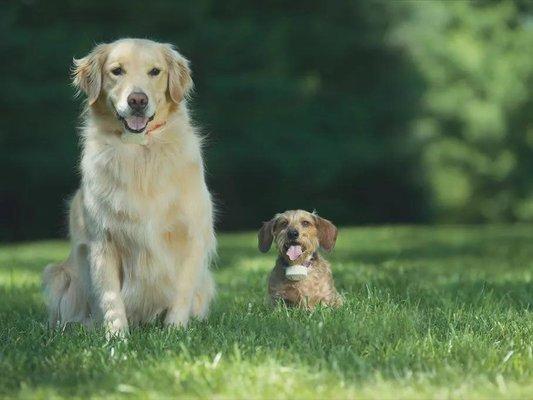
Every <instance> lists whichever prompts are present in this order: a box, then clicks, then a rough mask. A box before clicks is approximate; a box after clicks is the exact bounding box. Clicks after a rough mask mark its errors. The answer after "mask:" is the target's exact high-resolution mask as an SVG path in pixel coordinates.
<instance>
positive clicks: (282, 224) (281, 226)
mask: <svg viewBox="0 0 533 400" xmlns="http://www.w3.org/2000/svg"><path fill="white" fill-rule="evenodd" d="M288 223H289V221H287V220H283V221H279V227H280V228H285V227H286V226H287V225H288Z"/></svg>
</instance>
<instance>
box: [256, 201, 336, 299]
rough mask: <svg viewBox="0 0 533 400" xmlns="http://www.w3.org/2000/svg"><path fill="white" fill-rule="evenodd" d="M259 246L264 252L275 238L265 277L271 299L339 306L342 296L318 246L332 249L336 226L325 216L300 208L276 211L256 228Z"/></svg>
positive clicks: (328, 249) (327, 249)
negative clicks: (273, 261)
mask: <svg viewBox="0 0 533 400" xmlns="http://www.w3.org/2000/svg"><path fill="white" fill-rule="evenodd" d="M258 239H259V250H260V251H261V252H263V253H266V252H267V251H268V250H270V247H271V246H272V242H273V241H275V243H276V247H277V249H278V252H279V256H278V259H277V261H276V266H275V267H274V269H273V270H272V272H271V273H270V278H269V280H268V294H269V297H270V300H271V302H272V303H276V302H278V301H280V300H281V301H284V302H285V304H287V305H290V306H298V307H304V308H307V309H313V308H314V307H315V306H316V305H317V304H319V303H320V304H324V305H328V306H333V307H338V306H340V305H342V298H341V296H340V295H339V294H338V293H337V290H336V289H335V285H334V283H333V276H332V274H331V267H330V265H329V263H328V262H327V261H326V260H325V259H324V258H322V256H321V255H320V253H319V251H318V250H319V247H321V248H323V249H324V250H325V251H328V252H329V251H331V249H333V247H334V246H335V241H336V240H337V228H336V227H335V225H333V224H332V223H331V222H330V221H328V220H327V219H324V218H321V217H319V216H318V215H316V214H315V213H310V212H307V211H303V210H290V211H285V212H284V213H282V214H276V215H275V216H274V218H272V219H271V220H270V221H268V222H264V223H263V226H262V228H261V229H260V230H259V234H258Z"/></svg>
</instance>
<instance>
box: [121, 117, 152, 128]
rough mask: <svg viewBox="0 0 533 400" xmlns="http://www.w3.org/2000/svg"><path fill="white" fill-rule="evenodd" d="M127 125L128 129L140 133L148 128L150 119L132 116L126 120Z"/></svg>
mask: <svg viewBox="0 0 533 400" xmlns="http://www.w3.org/2000/svg"><path fill="white" fill-rule="evenodd" d="M126 123H127V124H128V127H129V128H130V129H133V130H134V131H140V130H142V129H144V128H145V127H146V125H147V124H148V118H147V117H137V116H135V115H134V116H131V117H128V118H126Z"/></svg>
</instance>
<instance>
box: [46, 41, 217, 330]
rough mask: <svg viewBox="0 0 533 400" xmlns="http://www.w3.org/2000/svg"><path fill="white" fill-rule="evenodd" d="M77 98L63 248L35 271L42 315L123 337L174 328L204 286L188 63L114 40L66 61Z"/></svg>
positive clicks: (208, 279) (165, 49) (207, 210)
mask: <svg viewBox="0 0 533 400" xmlns="http://www.w3.org/2000/svg"><path fill="white" fill-rule="evenodd" d="M73 83H74V85H75V86H76V87H77V88H78V90H79V91H80V92H84V93H85V94H86V95H87V102H86V106H85V109H84V112H83V117H82V118H83V127H82V159H81V187H80V189H79V190H78V191H77V192H76V194H75V195H74V197H73V199H72V201H71V203H70V212H69V230H70V241H71V253H70V256H69V257H68V259H67V260H66V261H65V262H63V263H61V264H58V265H49V266H48V267H46V269H45V271H44V287H45V294H46V297H47V305H48V309H49V316H50V324H51V325H52V326H58V325H59V326H62V325H64V324H66V323H68V322H80V323H83V324H85V325H87V326H94V325H101V324H102V325H103V326H104V327H105V329H106V331H107V333H108V334H109V335H123V334H126V333H127V332H128V330H129V326H130V325H135V324H138V323H142V322H149V321H153V320H154V319H156V318H159V317H161V318H162V319H163V320H164V323H165V324H166V325H170V326H178V327H184V326H186V325H187V322H188V321H189V319H190V318H191V317H197V318H203V317H205V316H206V314H207V312H208V308H209V304H210V302H211V300H212V298H213V296H214V293H215V285H214V281H213V278H212V275H211V272H210V270H209V264H210V260H211V258H212V256H213V255H214V253H215V250H216V239H215V233H214V228H213V205H212V201H211V196H210V193H209V191H208V189H207V186H206V183H205V179H204V165H203V160H202V152H201V138H200V136H199V135H198V133H197V132H196V130H195V128H194V127H193V125H192V124H191V120H190V118H189V113H188V110H187V104H186V99H187V96H188V94H189V93H190V91H191V89H192V80H191V73H190V69H189V62H188V61H187V60H186V59H185V58H184V57H183V56H181V55H180V54H179V53H178V52H177V51H176V50H174V48H173V47H172V46H171V45H169V44H162V43H156V42H153V41H150V40H143V39H122V40H118V41H116V42H113V43H109V44H100V45H98V46H96V47H95V48H94V49H93V50H92V51H91V52H90V54H89V55H87V56H86V57H84V58H82V59H79V60H74V70H73Z"/></svg>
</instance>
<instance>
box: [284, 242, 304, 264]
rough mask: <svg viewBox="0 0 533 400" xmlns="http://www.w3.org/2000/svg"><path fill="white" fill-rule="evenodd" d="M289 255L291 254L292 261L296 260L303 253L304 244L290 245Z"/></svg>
mask: <svg viewBox="0 0 533 400" xmlns="http://www.w3.org/2000/svg"><path fill="white" fill-rule="evenodd" d="M287 255H288V256H289V258H290V260H291V261H294V260H296V259H297V258H298V257H300V256H301V255H302V246H291V247H289V250H287Z"/></svg>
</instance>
